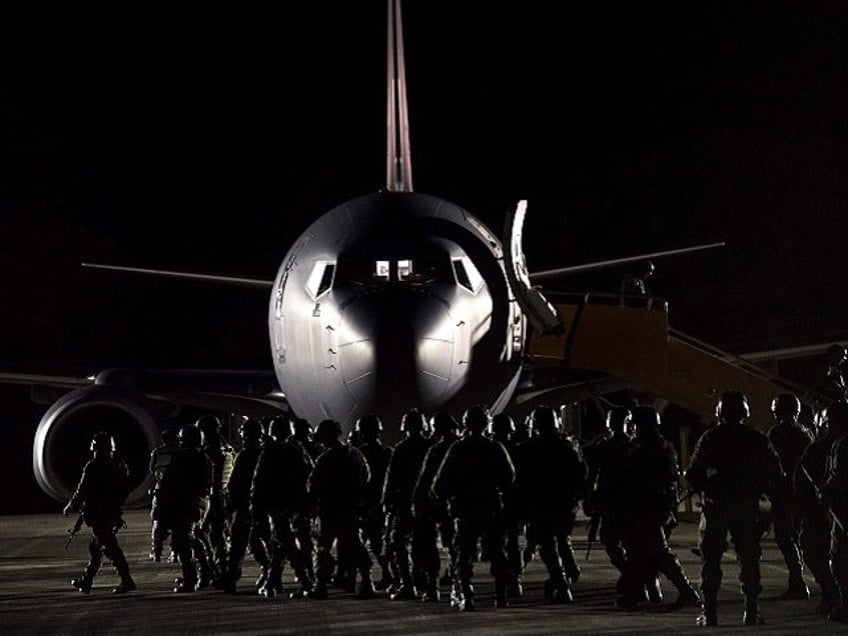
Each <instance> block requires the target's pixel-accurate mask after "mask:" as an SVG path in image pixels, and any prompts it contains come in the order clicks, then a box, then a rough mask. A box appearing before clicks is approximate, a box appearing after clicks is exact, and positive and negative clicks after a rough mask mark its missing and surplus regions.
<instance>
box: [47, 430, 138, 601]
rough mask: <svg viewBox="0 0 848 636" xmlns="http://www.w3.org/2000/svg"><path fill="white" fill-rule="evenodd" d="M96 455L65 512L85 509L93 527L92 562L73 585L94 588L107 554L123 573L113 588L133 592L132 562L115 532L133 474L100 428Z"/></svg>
mask: <svg viewBox="0 0 848 636" xmlns="http://www.w3.org/2000/svg"><path fill="white" fill-rule="evenodd" d="M91 452H92V454H93V457H92V458H91V459H90V460H89V461H88V463H86V465H85V468H83V471H82V477H81V478H80V481H79V484H78V485H77V489H76V491H75V492H74V494H73V496H72V497H71V500H70V501H69V502H68V505H66V506H65V509H64V511H63V512H64V513H65V514H66V515H67V514H68V513H70V512H79V511H82V512H81V514H82V517H83V520H84V521H85V525H87V526H88V527H89V528H91V539H90V540H89V542H88V554H89V560H88V565H86V566H85V571H84V572H83V575H82V576H81V577H80V578H78V579H73V580H72V581H71V585H73V586H74V587H75V588H77V589H78V590H79V591H80V592H83V593H84V594H88V593H89V592H91V584H92V582H93V581H94V577H95V575H96V574H97V571H98V570H99V569H100V564H101V563H102V561H103V555H104V554H105V555H106V557H107V558H108V559H110V560H111V561H112V565H114V566H115V569H116V570H117V571H118V576H120V577H121V581H120V583H118V585H117V586H116V587H115V588H114V589H113V590H112V592H113V593H115V594H124V593H126V592H132V591H133V590H134V589H135V582H134V581H133V579H132V577H131V576H130V566H129V564H128V563H127V558H126V557H125V556H124V552H123V550H121V546H120V545H118V539H117V537H116V536H115V533H116V532H117V531H118V529H120V528H121V527H122V526H123V518H122V510H121V506H122V505H123V504H124V500H125V499H126V498H127V495H128V494H129V483H128V481H129V474H128V472H127V465H126V464H125V463H124V461H123V460H122V459H120V458H118V457H116V456H115V441H114V440H113V439H112V436H111V435H109V433H106V432H104V431H100V432H99V433H96V434H95V435H94V437H93V438H92V440H91Z"/></svg>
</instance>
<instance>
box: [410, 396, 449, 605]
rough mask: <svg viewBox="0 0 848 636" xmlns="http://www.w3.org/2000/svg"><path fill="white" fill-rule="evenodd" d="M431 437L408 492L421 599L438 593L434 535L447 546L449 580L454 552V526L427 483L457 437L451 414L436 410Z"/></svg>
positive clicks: (439, 560) (437, 569)
mask: <svg viewBox="0 0 848 636" xmlns="http://www.w3.org/2000/svg"><path fill="white" fill-rule="evenodd" d="M432 424H433V436H434V438H435V443H433V445H432V446H430V449H429V450H428V451H427V454H426V455H425V456H424V463H423V465H422V466H421V472H420V473H419V475H418V480H417V481H416V483H415V490H414V491H413V493H412V505H413V514H414V516H415V530H414V532H413V535H412V544H413V553H414V554H415V561H416V567H418V568H419V569H420V570H421V571H422V573H423V575H424V578H425V584H424V592H423V594H421V595H420V596H421V600H423V601H433V602H435V601H438V600H439V598H440V594H439V584H440V582H441V581H440V579H439V569H440V566H441V558H440V557H439V545H438V536H439V534H440V535H441V538H442V545H443V546H445V547H447V549H448V552H449V554H450V563H449V565H448V568H447V570H446V573H447V575H448V576H449V577H450V578H449V580H452V577H453V575H452V572H453V571H454V562H455V556H456V551H455V550H454V546H453V538H454V528H453V522H452V521H451V519H450V515H449V514H448V510H447V506H446V505H445V503H444V502H442V501H437V500H436V499H435V498H433V495H432V490H431V486H432V485H433V478H434V477H435V476H436V473H437V472H438V471H439V466H441V465H442V460H444V458H445V454H446V453H447V452H448V449H449V448H450V447H451V444H453V443H454V442H455V441H456V440H458V439H459V436H458V435H457V434H456V429H457V428H458V426H459V425H458V424H457V422H456V420H455V419H454V418H453V416H452V415H451V414H450V413H448V412H446V411H441V412H439V413H436V415H434V416H433V419H432Z"/></svg>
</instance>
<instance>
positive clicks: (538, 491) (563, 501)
mask: <svg viewBox="0 0 848 636" xmlns="http://www.w3.org/2000/svg"><path fill="white" fill-rule="evenodd" d="M533 430H534V433H535V436H534V437H532V438H531V439H530V440H528V441H526V442H524V443H523V444H521V445H519V446H518V448H517V450H516V452H515V457H516V465H515V469H516V494H517V499H518V500H519V501H520V502H521V509H520V510H521V513H522V518H523V519H524V520H526V521H527V544H528V548H529V549H531V550H534V549H535V548H536V547H538V548H539V554H540V556H541V557H542V561H543V562H544V564H545V566H546V567H547V569H548V580H547V581H546V582H545V596H546V597H547V598H548V600H550V601H553V602H559V603H570V602H571V601H572V600H573V597H572V593H571V584H572V583H573V580H571V579H570V578H569V577H567V576H566V573H565V572H564V570H563V561H564V560H569V556H568V555H569V553H570V560H571V561H572V562H573V561H574V551H573V549H572V547H571V532H572V531H573V530H574V522H575V518H576V513H577V504H578V498H579V497H580V495H581V493H582V492H583V489H584V487H585V481H586V475H587V470H586V464H585V463H584V461H583V458H582V457H581V455H580V452H579V451H578V450H577V448H576V447H575V445H574V444H573V443H572V442H571V441H570V440H568V439H565V438H563V437H561V436H560V435H559V421H558V418H557V416H556V413H554V411H553V410H552V409H550V408H548V407H539V408H537V409H536V410H535V411H534V412H533ZM563 553H565V555H566V556H565V559H563Z"/></svg>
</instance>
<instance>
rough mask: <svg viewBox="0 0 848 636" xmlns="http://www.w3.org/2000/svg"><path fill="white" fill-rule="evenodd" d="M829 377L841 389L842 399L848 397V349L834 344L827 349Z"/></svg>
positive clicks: (838, 389)
mask: <svg viewBox="0 0 848 636" xmlns="http://www.w3.org/2000/svg"><path fill="white" fill-rule="evenodd" d="M827 359H828V360H827V378H828V379H829V380H830V381H831V382H832V383H833V385H834V386H835V387H836V390H837V391H839V395H840V397H841V399H845V398H846V397H848V395H846V394H848V377H846V372H848V349H846V348H845V347H843V346H842V345H840V344H832V345H830V346H829V347H828V349H827Z"/></svg>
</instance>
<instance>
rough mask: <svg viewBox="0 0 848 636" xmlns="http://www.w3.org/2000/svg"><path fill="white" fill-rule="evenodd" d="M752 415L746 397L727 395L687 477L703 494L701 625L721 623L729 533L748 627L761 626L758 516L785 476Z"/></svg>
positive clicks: (725, 393)
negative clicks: (766, 496)
mask: <svg viewBox="0 0 848 636" xmlns="http://www.w3.org/2000/svg"><path fill="white" fill-rule="evenodd" d="M749 416H750V410H749V407H748V400H747V398H746V397H745V396H744V395H743V394H742V393H740V392H739V391H726V392H724V393H723V394H722V395H721V398H720V399H719V402H718V406H717V407H716V417H717V418H718V425H717V426H714V427H712V428H710V429H708V430H707V431H706V432H705V433H704V434H703V435H702V436H701V437H700V439H699V440H698V442H697V444H696V446H695V451H694V453H693V454H692V461H691V463H690V466H689V469H688V470H687V471H686V479H687V481H688V483H689V486H690V487H691V488H692V490H694V491H696V492H700V493H701V501H702V509H701V515H702V519H701V524H702V530H701V537H700V550H701V559H702V565H701V593H702V594H703V604H704V605H703V611H702V613H701V615H700V616H699V617H698V624H700V625H717V624H718V592H719V589H720V587H721V577H722V572H721V557H722V555H723V554H724V551H725V550H726V549H727V547H728V545H727V535H728V533H729V534H730V537H731V539H732V540H733V545H734V548H735V550H736V555H737V561H738V563H739V580H740V582H741V583H742V593H743V594H744V595H745V613H744V614H743V622H744V624H745V625H758V624H761V623H762V622H763V621H762V618H761V617H760V614H759V608H758V598H759V595H760V592H761V590H762V588H761V587H760V562H759V560H760V555H761V551H760V543H759V541H760V535H759V532H758V529H757V514H758V508H759V501H760V495H762V494H763V493H770V492H771V491H772V489H773V488H774V486H775V484H776V483H778V481H779V480H780V479H781V478H782V476H781V469H780V460H779V459H778V457H777V453H776V452H775V450H774V448H773V447H772V445H771V442H769V441H768V437H766V436H765V434H764V433H761V432H760V431H758V430H756V429H754V428H751V427H749V426H746V425H745V420H747V419H748V417H749Z"/></svg>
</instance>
